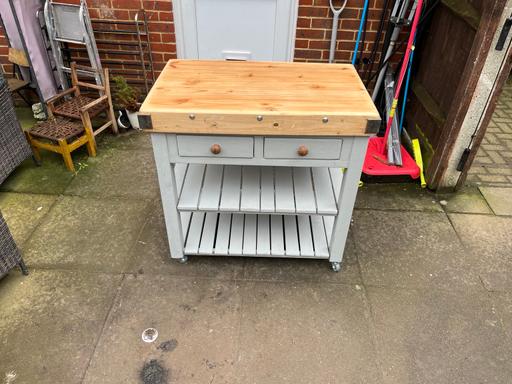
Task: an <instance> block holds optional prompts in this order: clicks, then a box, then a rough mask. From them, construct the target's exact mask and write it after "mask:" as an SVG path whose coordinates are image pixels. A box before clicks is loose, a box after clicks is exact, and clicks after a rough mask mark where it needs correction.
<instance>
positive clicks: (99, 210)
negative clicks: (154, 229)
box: [24, 196, 147, 272]
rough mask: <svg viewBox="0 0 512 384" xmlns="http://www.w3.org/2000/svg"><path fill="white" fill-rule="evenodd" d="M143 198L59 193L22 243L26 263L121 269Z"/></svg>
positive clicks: (140, 222) (138, 224)
mask: <svg viewBox="0 0 512 384" xmlns="http://www.w3.org/2000/svg"><path fill="white" fill-rule="evenodd" d="M146 207H147V203H145V202H143V201H133V200H124V201H123V200H94V199H84V198H81V197H70V196H63V197H62V198H61V199H60V200H59V201H58V202H57V203H56V204H55V205H54V206H53V209H52V210H51V211H50V213H49V214H48V215H47V216H46V217H45V218H44V219H43V221H42V223H41V225H39V227H38V228H37V229H36V231H35V232H34V233H33V235H32V236H31V238H30V240H29V241H28V242H27V244H26V246H25V252H24V258H25V261H26V262H27V264H32V265H37V266H44V267H58V268H78V269H82V270H94V271H101V272H123V271H125V270H126V268H127V266H128V263H129V261H130V250H131V248H132V247H133V245H134V243H135V241H136V239H137V236H138V235H139V233H140V230H141V228H142V225H143V223H144V218H145V217H146V214H147V211H146Z"/></svg>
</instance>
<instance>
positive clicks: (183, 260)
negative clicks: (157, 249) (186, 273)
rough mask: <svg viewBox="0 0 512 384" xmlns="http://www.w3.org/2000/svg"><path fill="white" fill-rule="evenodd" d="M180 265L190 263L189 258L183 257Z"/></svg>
mask: <svg viewBox="0 0 512 384" xmlns="http://www.w3.org/2000/svg"><path fill="white" fill-rule="evenodd" d="M178 261H179V263H180V264H186V263H187V261H188V256H183V257H182V258H181V259H178Z"/></svg>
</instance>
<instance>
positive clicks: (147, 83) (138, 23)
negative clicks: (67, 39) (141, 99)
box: [65, 9, 155, 93]
mask: <svg viewBox="0 0 512 384" xmlns="http://www.w3.org/2000/svg"><path fill="white" fill-rule="evenodd" d="M91 23H92V29H93V32H94V34H95V35H96V36H97V35H100V37H101V38H99V37H98V38H96V43H97V44H98V45H100V46H111V47H115V46H118V47H119V48H118V49H112V48H105V47H103V48H99V49H98V52H99V53H100V55H109V56H115V55H123V56H133V57H134V60H115V59H110V58H104V56H103V57H102V59H101V63H102V64H103V66H105V67H107V68H109V70H110V73H112V74H114V75H116V74H117V75H123V76H127V79H126V80H127V81H128V82H129V83H133V84H144V88H145V90H146V93H147V92H149V89H150V88H151V86H152V85H153V83H154V82H155V71H154V67H153V57H152V51H151V44H150V40H149V31H148V22H147V16H146V12H145V11H144V10H143V9H141V10H139V11H138V12H137V13H136V14H135V18H134V20H107V19H91ZM130 26H132V27H134V28H133V29H130ZM119 27H121V29H119ZM115 36H132V37H133V38H132V39H126V40H124V39H123V40H122V39H116V38H115ZM123 47H133V48H132V49H123ZM65 50H66V52H67V56H68V58H69V59H71V58H72V60H75V61H77V62H81V61H87V59H86V58H84V57H82V56H76V55H74V54H75V53H81V52H86V49H85V48H82V47H75V46H72V47H71V46H68V47H66V48H65ZM116 65H122V68H116V67H114V66H116ZM111 66H112V67H111ZM141 77H142V79H141Z"/></svg>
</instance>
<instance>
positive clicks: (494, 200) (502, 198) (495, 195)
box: [480, 187, 512, 216]
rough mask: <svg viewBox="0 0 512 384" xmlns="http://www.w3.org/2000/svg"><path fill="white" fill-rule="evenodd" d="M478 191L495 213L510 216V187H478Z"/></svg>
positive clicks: (511, 197)
mask: <svg viewBox="0 0 512 384" xmlns="http://www.w3.org/2000/svg"><path fill="white" fill-rule="evenodd" d="M480 191H481V192H482V195H484V197H485V200H487V202H488V203H489V205H490V206H491V208H492V210H493V211H494V213H495V214H496V215H506V216H512V188H507V187H503V188H501V187H480Z"/></svg>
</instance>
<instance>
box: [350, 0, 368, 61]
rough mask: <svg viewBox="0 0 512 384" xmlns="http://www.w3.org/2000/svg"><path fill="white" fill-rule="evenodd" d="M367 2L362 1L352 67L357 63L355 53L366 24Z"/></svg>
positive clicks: (366, 0)
mask: <svg viewBox="0 0 512 384" xmlns="http://www.w3.org/2000/svg"><path fill="white" fill-rule="evenodd" d="M369 2H370V0H365V1H364V8H363V15H362V16H361V22H360V23H359V31H358V32H357V39H356V46H355V48H354V54H353V55H352V65H356V63H357V52H358V51H359V42H360V41H361V34H362V33H363V27H364V25H365V22H366V14H367V12H368V3H369ZM365 31H366V30H365Z"/></svg>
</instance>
